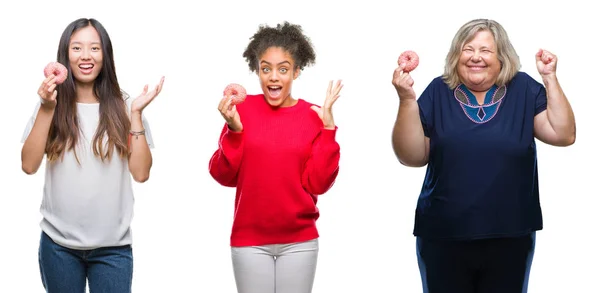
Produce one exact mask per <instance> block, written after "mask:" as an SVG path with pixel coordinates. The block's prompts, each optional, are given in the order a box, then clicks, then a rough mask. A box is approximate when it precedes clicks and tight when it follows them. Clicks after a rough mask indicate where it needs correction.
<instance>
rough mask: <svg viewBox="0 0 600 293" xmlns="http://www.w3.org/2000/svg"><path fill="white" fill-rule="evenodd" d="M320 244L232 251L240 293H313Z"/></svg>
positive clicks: (312, 243)
mask: <svg viewBox="0 0 600 293" xmlns="http://www.w3.org/2000/svg"><path fill="white" fill-rule="evenodd" d="M318 253H319V241H318V239H313V240H309V241H305V242H298V243H290V244H271V245H261V246H244V247H231V260H232V262H233V273H234V275H235V283H236V285H237V290H238V293H310V292H311V291H312V286H313V281H314V279H315V271H316V269H317V256H318Z"/></svg>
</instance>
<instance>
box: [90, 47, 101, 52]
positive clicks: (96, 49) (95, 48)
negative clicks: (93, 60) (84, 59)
mask: <svg viewBox="0 0 600 293" xmlns="http://www.w3.org/2000/svg"><path fill="white" fill-rule="evenodd" d="M92 51H100V47H92Z"/></svg>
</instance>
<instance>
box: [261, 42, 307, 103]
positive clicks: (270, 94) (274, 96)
mask: <svg viewBox="0 0 600 293" xmlns="http://www.w3.org/2000/svg"><path fill="white" fill-rule="evenodd" d="M299 73H300V69H298V68H296V65H295V62H294V58H292V56H291V55H290V54H289V53H288V52H287V51H285V50H284V49H283V48H280V47H270V48H268V49H267V50H266V51H265V52H264V53H263V54H262V56H260V58H259V60H258V77H259V79H260V86H261V88H262V91H263V93H264V94H265V100H266V101H267V103H269V105H271V106H274V107H289V106H293V105H295V104H296V102H297V101H296V100H294V99H293V98H292V82H293V81H294V79H296V78H297V77H298V74H299Z"/></svg>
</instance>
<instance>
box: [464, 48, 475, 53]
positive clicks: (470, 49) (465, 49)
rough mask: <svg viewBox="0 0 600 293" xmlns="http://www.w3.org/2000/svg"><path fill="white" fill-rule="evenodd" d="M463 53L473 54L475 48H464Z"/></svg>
mask: <svg viewBox="0 0 600 293" xmlns="http://www.w3.org/2000/svg"><path fill="white" fill-rule="evenodd" d="M463 51H464V52H473V48H464V49H463Z"/></svg>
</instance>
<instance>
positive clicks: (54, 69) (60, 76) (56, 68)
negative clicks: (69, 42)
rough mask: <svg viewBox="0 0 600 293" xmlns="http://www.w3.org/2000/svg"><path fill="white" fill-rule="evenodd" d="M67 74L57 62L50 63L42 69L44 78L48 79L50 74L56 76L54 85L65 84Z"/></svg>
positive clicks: (64, 68) (63, 67)
mask: <svg viewBox="0 0 600 293" xmlns="http://www.w3.org/2000/svg"><path fill="white" fill-rule="evenodd" d="M68 73H69V72H68V70H67V68H66V67H65V66H64V65H62V64H60V63H58V62H50V63H48V65H46V67H45V68H44V76H45V77H48V76H50V75H51V74H54V75H55V76H56V84H61V83H63V82H65V80H66V79H67V74H68Z"/></svg>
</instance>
